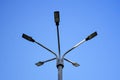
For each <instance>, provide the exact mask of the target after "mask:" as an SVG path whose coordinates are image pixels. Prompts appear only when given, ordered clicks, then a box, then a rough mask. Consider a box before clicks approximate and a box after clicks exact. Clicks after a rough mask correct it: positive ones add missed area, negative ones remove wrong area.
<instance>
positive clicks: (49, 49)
mask: <svg viewBox="0 0 120 80" xmlns="http://www.w3.org/2000/svg"><path fill="white" fill-rule="evenodd" d="M35 43H36V44H38V45H39V46H41V47H43V48H44V49H46V50H48V51H49V52H51V53H52V54H54V55H55V56H56V58H58V56H57V54H56V53H55V52H53V51H52V50H50V49H49V48H47V47H45V46H43V45H42V44H40V43H38V42H36V41H35Z"/></svg>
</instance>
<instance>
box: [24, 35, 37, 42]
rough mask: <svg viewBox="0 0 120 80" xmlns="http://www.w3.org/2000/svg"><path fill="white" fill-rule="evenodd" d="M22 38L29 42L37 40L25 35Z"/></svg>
mask: <svg viewBox="0 0 120 80" xmlns="http://www.w3.org/2000/svg"><path fill="white" fill-rule="evenodd" d="M22 37H23V38H24V39H26V40H28V41H31V42H35V40H34V39H33V38H32V37H30V36H28V35H26V34H23V35H22Z"/></svg>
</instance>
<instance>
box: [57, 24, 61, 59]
mask: <svg viewBox="0 0 120 80" xmlns="http://www.w3.org/2000/svg"><path fill="white" fill-rule="evenodd" d="M56 26H57V39H58V57H59V59H60V58H61V52H60V36H59V27H58V25H56Z"/></svg>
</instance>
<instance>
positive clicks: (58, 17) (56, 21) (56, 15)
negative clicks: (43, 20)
mask: <svg viewBox="0 0 120 80" xmlns="http://www.w3.org/2000/svg"><path fill="white" fill-rule="evenodd" d="M54 20H55V23H56V25H57V26H58V25H59V22H60V15H59V11H55V12H54Z"/></svg>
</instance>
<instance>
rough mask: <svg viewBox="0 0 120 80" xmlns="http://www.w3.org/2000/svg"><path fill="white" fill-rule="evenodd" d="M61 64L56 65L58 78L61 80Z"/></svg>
mask: <svg viewBox="0 0 120 80" xmlns="http://www.w3.org/2000/svg"><path fill="white" fill-rule="evenodd" d="M62 68H63V67H62V66H58V80H62Z"/></svg>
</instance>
